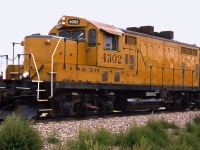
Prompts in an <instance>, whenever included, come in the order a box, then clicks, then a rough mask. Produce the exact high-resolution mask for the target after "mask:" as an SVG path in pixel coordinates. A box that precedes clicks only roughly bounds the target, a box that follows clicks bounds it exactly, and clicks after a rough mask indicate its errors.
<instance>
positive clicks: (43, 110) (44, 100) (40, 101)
mask: <svg viewBox="0 0 200 150" xmlns="http://www.w3.org/2000/svg"><path fill="white" fill-rule="evenodd" d="M32 83H36V85H37V86H39V88H38V87H37V89H36V92H37V101H38V105H39V106H43V107H41V108H40V107H39V112H40V113H48V112H50V111H52V109H51V108H45V107H44V106H45V103H46V105H47V103H48V102H49V99H48V97H47V95H46V97H45V98H41V97H40V96H41V94H42V93H43V94H44V95H45V93H44V92H46V89H44V88H41V87H42V86H43V85H41V84H42V83H43V81H42V80H32Z"/></svg>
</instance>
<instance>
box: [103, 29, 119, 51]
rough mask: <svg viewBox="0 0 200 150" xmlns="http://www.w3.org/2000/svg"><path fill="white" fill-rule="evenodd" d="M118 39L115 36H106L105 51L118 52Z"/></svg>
mask: <svg viewBox="0 0 200 150" xmlns="http://www.w3.org/2000/svg"><path fill="white" fill-rule="evenodd" d="M117 46H118V37H117V35H113V34H108V33H106V34H105V49H106V50H113V51H117Z"/></svg>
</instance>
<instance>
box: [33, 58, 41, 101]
mask: <svg viewBox="0 0 200 150" xmlns="http://www.w3.org/2000/svg"><path fill="white" fill-rule="evenodd" d="M31 57H32V58H33V63H34V66H35V70H36V73H37V76H38V91H37V100H39V97H40V95H39V94H40V93H39V90H40V82H39V81H40V75H39V72H38V69H37V65H36V62H35V58H34V55H33V54H31Z"/></svg>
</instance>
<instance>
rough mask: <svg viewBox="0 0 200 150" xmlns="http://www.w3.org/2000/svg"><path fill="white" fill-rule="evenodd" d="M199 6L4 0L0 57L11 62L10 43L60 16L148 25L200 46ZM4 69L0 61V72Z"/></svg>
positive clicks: (186, 2)
mask: <svg viewBox="0 0 200 150" xmlns="http://www.w3.org/2000/svg"><path fill="white" fill-rule="evenodd" d="M199 6H200V1H199V0H123V1H121V0H71V1H69V0H56V1H54V0H32V1H29V0H5V1H2V2H1V4H0V19H1V24H0V33H1V38H0V39H1V40H0V55H5V54H8V55H9V58H10V59H11V58H12V51H13V47H12V43H13V42H17V43H19V42H21V41H23V39H24V37H25V36H27V35H31V34H35V33H40V34H42V35H46V34H48V31H49V30H50V29H51V28H52V27H53V26H54V25H56V23H57V22H58V20H59V19H60V18H61V17H62V16H63V15H69V16H77V17H81V18H86V19H88V20H93V21H97V22H102V23H107V24H110V25H114V26H116V27H119V28H124V29H126V28H127V27H139V26H145V25H151V26H154V30H155V31H158V32H159V31H167V30H171V31H174V40H176V41H180V42H184V43H188V44H196V45H197V46H200V20H199V19H200V9H199ZM15 53H16V54H21V53H23V47H22V46H20V45H16V46H15ZM9 62H10V63H12V62H11V61H9ZM4 66H5V60H4V59H3V58H0V71H1V70H2V69H3V68H4Z"/></svg>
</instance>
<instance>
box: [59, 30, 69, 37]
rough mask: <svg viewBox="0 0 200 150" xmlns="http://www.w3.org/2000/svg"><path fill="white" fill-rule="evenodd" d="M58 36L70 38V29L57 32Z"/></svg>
mask: <svg viewBox="0 0 200 150" xmlns="http://www.w3.org/2000/svg"><path fill="white" fill-rule="evenodd" d="M59 36H61V37H65V38H71V32H70V31H62V32H60V33H59Z"/></svg>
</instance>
